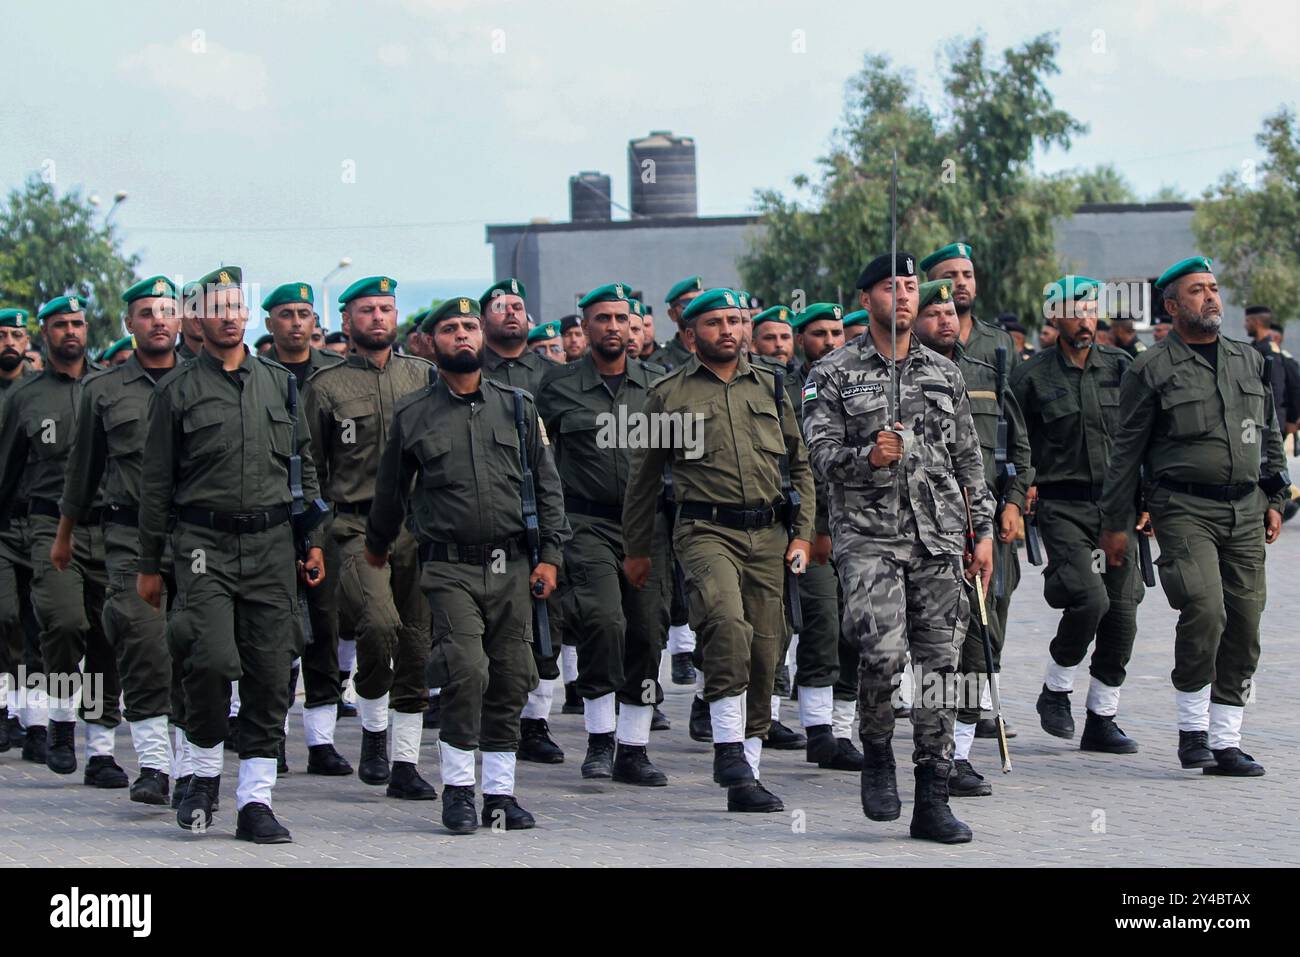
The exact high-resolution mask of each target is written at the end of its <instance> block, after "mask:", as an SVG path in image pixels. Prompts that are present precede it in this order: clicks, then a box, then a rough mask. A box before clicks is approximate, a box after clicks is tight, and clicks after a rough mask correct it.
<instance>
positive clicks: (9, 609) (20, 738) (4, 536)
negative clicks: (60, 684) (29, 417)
mask: <svg viewBox="0 0 1300 957" xmlns="http://www.w3.org/2000/svg"><path fill="white" fill-rule="evenodd" d="M27 349H28V336H27V311H26V310H24V309H0V420H3V418H4V399H5V397H6V396H7V395H8V394H9V392H10V391H12V389H13V387H14V386H16V385H17V384H18V383H20V382H22V381H24V380H25V379H27V378H28V377H29V376H34V375H36V372H37V370H36V369H34V368H33V367H32V365H31V363H29V362H28V361H27V359H26V357H25V355H24V353H26V351H27ZM6 513H7V516H8V519H9V527H8V528H6V529H3V530H0V675H4V676H7V687H6V689H5V690H4V694H6V695H7V696H8V697H7V700H5V699H4V698H0V725H3V726H2V727H0V752H3V751H7V750H9V749H10V748H11V747H20V746H21V747H22V757H23V760H25V761H32V762H34V763H36V764H44V763H45V725H46V722H48V721H49V713H48V711H47V710H46V700H45V692H44V690H43V689H42V688H41V687H40V685H41V684H42V682H41V680H40V678H41V675H42V673H43V671H44V666H43V665H42V663H41V649H40V641H39V630H38V629H37V627H36V619H35V616H34V615H33V613H32V548H31V533H30V529H29V527H28V524H27V499H26V496H24V495H20V496H19V497H17V498H15V499H14V500H11V501H8V502H0V516H3V515H5V514H6ZM19 665H25V666H26V671H27V676H28V681H27V684H28V687H21V688H20V687H19V685H18V667H19Z"/></svg>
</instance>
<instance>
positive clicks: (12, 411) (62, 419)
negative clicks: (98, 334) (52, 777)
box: [0, 296, 130, 788]
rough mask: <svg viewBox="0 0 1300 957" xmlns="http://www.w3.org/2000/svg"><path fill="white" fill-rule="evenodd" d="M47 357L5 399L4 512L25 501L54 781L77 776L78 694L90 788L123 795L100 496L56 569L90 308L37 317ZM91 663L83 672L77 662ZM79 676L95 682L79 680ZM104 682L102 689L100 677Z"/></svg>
mask: <svg viewBox="0 0 1300 957" xmlns="http://www.w3.org/2000/svg"><path fill="white" fill-rule="evenodd" d="M37 318H38V319H39V320H40V322H41V327H42V330H43V332H44V335H45V341H46V343H47V345H48V348H49V355H48V356H47V363H48V365H47V367H46V368H45V370H44V371H42V372H40V373H39V374H37V375H34V376H29V377H25V378H23V379H22V380H20V381H19V383H18V384H17V385H16V386H14V387H13V388H12V389H10V390H9V393H8V395H7V397H6V400H5V411H4V423H3V427H0V503H4V505H3V506H0V507H6V508H7V507H8V504H9V503H12V502H16V501H18V500H19V499H21V498H23V497H25V498H26V499H27V508H28V528H29V533H30V542H31V563H32V603H33V606H34V610H35V612H36V618H37V620H38V621H39V622H40V624H41V657H42V659H43V660H44V663H45V674H46V676H47V678H48V680H49V683H50V688H51V691H57V692H60V693H59V695H58V697H57V698H56V697H55V696H54V695H53V694H52V695H51V697H50V701H49V716H50V721H49V734H48V736H47V741H46V754H45V763H46V766H47V767H48V768H49V769H50V770H51V771H54V772H56V773H58V774H72V773H73V772H74V771H76V770H77V753H76V742H75V736H76V727H77V701H76V697H75V695H76V689H77V688H78V687H79V688H80V691H81V707H80V712H81V717H82V720H84V721H85V722H86V757H87V760H86V771H85V777H84V780H85V783H86V784H88V785H91V786H93V787H101V788H124V787H127V786H128V785H129V783H130V782H129V781H128V780H127V776H126V772H125V771H123V770H122V769H121V767H119V766H118V764H117V762H116V761H114V760H113V746H114V729H115V728H116V727H117V725H118V724H119V723H120V722H121V720H122V715H121V711H120V708H119V705H118V698H119V695H120V686H119V684H118V676H117V662H116V660H115V658H114V655H113V649H112V646H111V645H110V644H109V642H108V639H107V638H106V637H105V635H104V628H103V621H102V614H103V610H104V594H105V591H106V590H107V587H108V576H107V573H106V572H105V569H104V533H103V530H102V528H101V527H100V519H101V510H100V505H101V503H102V496H101V495H100V494H99V493H98V490H96V491H95V494H94V500H93V502H92V503H91V507H90V508H89V509H88V510H87V511H86V513H85V515H84V520H83V521H82V522H81V523H78V525H77V528H76V534H75V536H74V544H75V551H74V554H73V558H72V560H71V562H70V563H69V565H68V567H67V570H66V571H59V570H58V569H56V568H55V567H54V566H53V564H52V563H51V560H50V548H51V546H52V545H53V544H54V540H55V532H56V531H57V529H58V526H59V518H60V516H61V512H60V510H59V497H60V496H61V495H62V494H63V474H64V471H65V468H66V466H67V461H68V455H69V453H70V452H71V450H72V445H73V442H74V440H75V438H76V434H77V413H78V410H79V396H80V391H79V386H80V384H81V381H82V379H83V378H85V377H86V376H87V375H89V374H90V373H92V372H96V371H98V367H97V366H95V365H94V364H92V363H91V362H90V360H89V359H87V358H86V313H85V301H84V300H83V299H81V298H80V297H79V296H59V297H58V298H56V299H52V300H50V301H49V302H47V303H46V304H45V305H44V306H42V307H41V309H40V312H39V313H37ZM83 657H84V659H85V671H84V672H82V670H81V667H80V665H81V661H82V659H83ZM83 675H88V676H91V677H90V678H89V680H83ZM100 675H102V676H103V680H102V686H101V682H100V681H98V680H96V678H97V676H100Z"/></svg>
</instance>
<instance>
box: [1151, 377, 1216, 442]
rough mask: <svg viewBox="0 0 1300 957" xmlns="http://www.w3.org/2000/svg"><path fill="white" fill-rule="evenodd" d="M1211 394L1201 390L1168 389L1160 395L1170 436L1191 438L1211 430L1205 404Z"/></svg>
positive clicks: (1163, 415) (1161, 406) (1163, 414)
mask: <svg viewBox="0 0 1300 957" xmlns="http://www.w3.org/2000/svg"><path fill="white" fill-rule="evenodd" d="M1208 399H1209V396H1208V395H1205V394H1203V393H1202V392H1201V391H1200V390H1192V389H1168V390H1166V391H1165V392H1164V393H1162V394H1161V396H1160V411H1161V415H1162V418H1163V419H1164V422H1165V428H1166V430H1167V431H1168V433H1169V437H1170V438H1173V439H1190V438H1195V437H1196V436H1198V435H1204V434H1205V433H1206V432H1207V431H1209V421H1208V419H1207V417H1206V414H1205V405H1206V402H1207V401H1208Z"/></svg>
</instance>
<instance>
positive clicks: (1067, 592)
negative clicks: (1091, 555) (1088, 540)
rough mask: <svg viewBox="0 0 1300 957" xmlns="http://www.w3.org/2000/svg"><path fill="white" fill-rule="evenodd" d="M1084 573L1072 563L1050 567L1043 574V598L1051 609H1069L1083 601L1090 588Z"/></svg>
mask: <svg viewBox="0 0 1300 957" xmlns="http://www.w3.org/2000/svg"><path fill="white" fill-rule="evenodd" d="M1083 574H1084V572H1083V571H1082V570H1081V569H1080V568H1079V567H1078V566H1077V565H1075V564H1074V563H1072V562H1059V563H1056V564H1052V565H1048V567H1047V571H1046V572H1044V573H1043V598H1044V599H1045V600H1046V601H1047V605H1048V607H1049V608H1058V609H1059V608H1069V607H1070V606H1071V605H1076V604H1078V603H1079V602H1080V601H1081V600H1082V596H1084V595H1086V594H1087V593H1088V586H1087V582H1086V580H1085V579H1083V578H1082V575H1083Z"/></svg>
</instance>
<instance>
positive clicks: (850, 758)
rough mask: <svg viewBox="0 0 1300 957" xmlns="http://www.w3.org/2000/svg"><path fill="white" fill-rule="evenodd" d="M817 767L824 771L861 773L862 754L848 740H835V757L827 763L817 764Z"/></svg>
mask: <svg viewBox="0 0 1300 957" xmlns="http://www.w3.org/2000/svg"><path fill="white" fill-rule="evenodd" d="M817 766H818V767H819V768H822V769H823V770H825V771H861V770H862V768H863V760H862V752H861V751H859V750H858V749H857V748H855V747H854V746H853V742H852V741H850V740H849V739H848V738H836V739H835V756H834V757H832V758H831V759H830V760H829V761H820V762H818V764H817Z"/></svg>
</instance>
